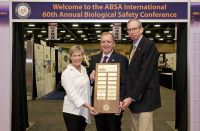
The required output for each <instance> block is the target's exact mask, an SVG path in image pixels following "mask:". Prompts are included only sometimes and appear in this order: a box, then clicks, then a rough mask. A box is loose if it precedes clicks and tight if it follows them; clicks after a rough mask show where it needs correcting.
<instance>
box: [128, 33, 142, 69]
mask: <svg viewBox="0 0 200 131" xmlns="http://www.w3.org/2000/svg"><path fill="white" fill-rule="evenodd" d="M144 40H145V37H144V36H143V37H142V39H141V41H140V43H139V44H138V47H137V49H136V51H135V53H134V55H133V58H132V60H131V63H130V65H129V66H128V71H127V73H128V72H129V70H130V68H131V66H132V65H133V63H134V61H135V59H136V58H137V55H138V54H139V53H140V50H142V45H143V43H144Z"/></svg>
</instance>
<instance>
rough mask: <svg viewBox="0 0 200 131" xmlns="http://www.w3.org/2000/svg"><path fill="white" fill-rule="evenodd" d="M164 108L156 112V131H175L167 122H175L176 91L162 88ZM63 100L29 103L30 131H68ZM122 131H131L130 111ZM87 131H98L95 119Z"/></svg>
mask: <svg viewBox="0 0 200 131" xmlns="http://www.w3.org/2000/svg"><path fill="white" fill-rule="evenodd" d="M160 89H161V98H162V107H161V108H159V109H157V110H156V111H154V131H173V129H172V128H171V127H170V126H169V125H168V124H167V122H166V121H175V91H174V90H170V89H167V88H164V87H161V88H160ZM62 104H63V100H48V101H46V100H31V101H28V113H29V122H35V123H33V126H32V127H30V128H29V129H28V131H67V130H66V127H65V124H64V121H63V117H62V106H63V105H62ZM121 127H122V131H130V116H129V109H126V110H125V112H124V114H123V118H122V126H121ZM86 131H96V127H95V122H94V118H93V117H92V124H88V125H87V127H86Z"/></svg>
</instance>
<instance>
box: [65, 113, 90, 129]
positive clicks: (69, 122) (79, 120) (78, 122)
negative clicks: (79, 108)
mask: <svg viewBox="0 0 200 131" xmlns="http://www.w3.org/2000/svg"><path fill="white" fill-rule="evenodd" d="M63 118H64V120H65V124H66V127H67V131H84V130H85V127H86V125H87V123H86V122H85V118H84V117H83V116H77V115H73V114H69V113H63Z"/></svg>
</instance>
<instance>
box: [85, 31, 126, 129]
mask: <svg viewBox="0 0 200 131" xmlns="http://www.w3.org/2000/svg"><path fill="white" fill-rule="evenodd" d="M100 44H101V48H102V50H103V53H101V54H97V55H94V56H92V58H91V62H90V66H89V68H88V74H89V75H90V80H91V82H92V83H93V85H94V79H95V65H96V63H120V67H121V71H120V104H122V101H123V100H124V99H125V95H126V86H125V83H126V82H125V79H126V72H127V67H128V60H127V58H126V57H125V56H123V55H121V54H118V53H116V52H115V51H113V47H114V46H115V40H114V36H113V34H112V33H109V32H104V33H102V35H101V42H100ZM93 87H95V86H93ZM94 90H95V89H94ZM94 90H93V93H92V94H93V95H92V101H93V99H94V98H93V97H94ZM92 103H93V102H92ZM94 118H95V122H96V127H97V131H121V118H122V113H120V114H118V115H116V114H99V115H96V116H95V117H94Z"/></svg>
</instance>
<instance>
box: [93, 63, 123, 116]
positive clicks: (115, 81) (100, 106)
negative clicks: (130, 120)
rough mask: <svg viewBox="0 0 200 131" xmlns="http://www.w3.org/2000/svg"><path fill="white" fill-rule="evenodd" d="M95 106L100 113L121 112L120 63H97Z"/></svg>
mask: <svg viewBox="0 0 200 131" xmlns="http://www.w3.org/2000/svg"><path fill="white" fill-rule="evenodd" d="M95 72H96V76H95V88H94V108H95V109H96V110H97V112H98V113H119V101H120V63H96V70H95Z"/></svg>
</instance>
